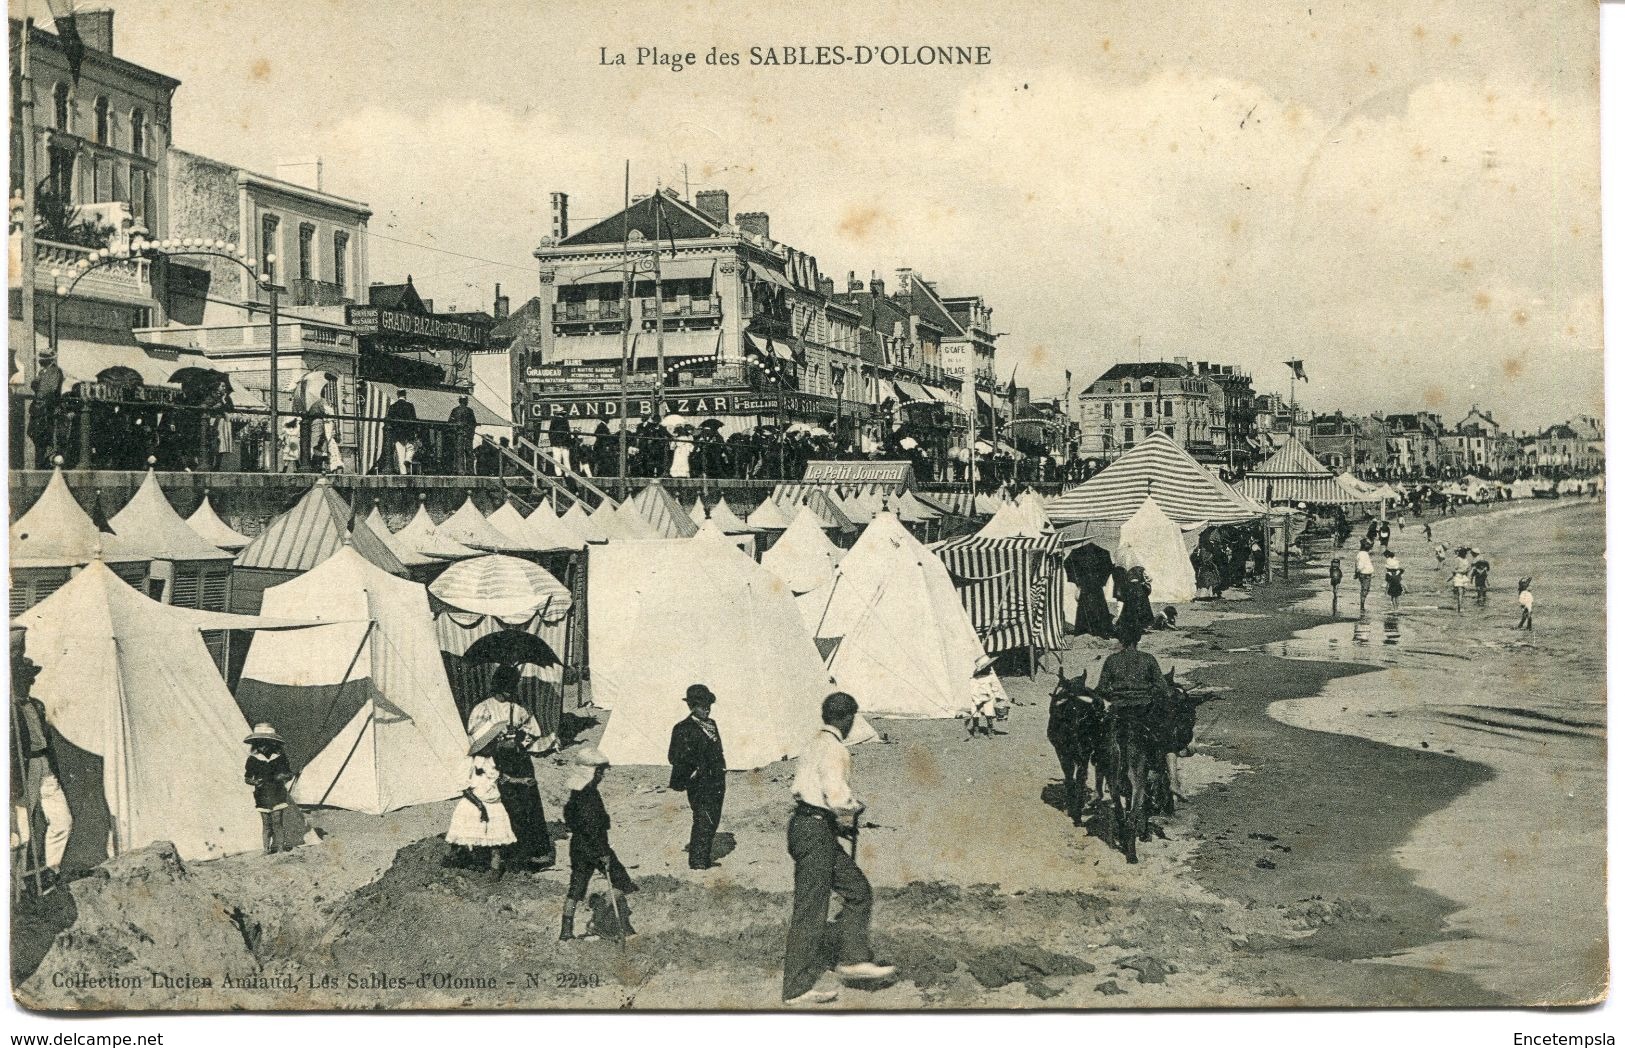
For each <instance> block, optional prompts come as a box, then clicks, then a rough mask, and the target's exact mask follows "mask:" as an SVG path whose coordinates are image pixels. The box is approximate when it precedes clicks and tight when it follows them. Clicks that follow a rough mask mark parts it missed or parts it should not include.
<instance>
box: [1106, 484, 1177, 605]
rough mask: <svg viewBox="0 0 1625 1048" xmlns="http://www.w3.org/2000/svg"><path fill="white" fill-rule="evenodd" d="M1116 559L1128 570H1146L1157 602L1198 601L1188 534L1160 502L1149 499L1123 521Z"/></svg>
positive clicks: (1119, 532)
mask: <svg viewBox="0 0 1625 1048" xmlns="http://www.w3.org/2000/svg"><path fill="white" fill-rule="evenodd" d="M1113 559H1114V560H1116V561H1117V563H1119V564H1121V565H1123V567H1125V568H1136V567H1138V568H1144V569H1145V573H1146V575H1147V576H1149V577H1150V579H1151V600H1152V601H1153V602H1154V603H1157V604H1185V603H1188V602H1190V601H1193V600H1195V599H1196V569H1194V568H1193V567H1191V558H1190V552H1189V551H1188V550H1187V549H1186V548H1185V537H1184V533H1183V532H1181V531H1180V529H1179V525H1178V524H1175V523H1174V522H1173V521H1172V520H1169V519H1168V514H1166V513H1164V512H1163V511H1162V507H1161V506H1159V505H1157V500H1156V499H1150V498H1148V499H1146V500H1145V501H1144V502H1142V503H1141V504H1140V508H1139V509H1137V510H1135V511H1134V516H1132V517H1130V518H1129V519H1128V520H1126V521H1124V522H1123V526H1122V528H1120V529H1119V530H1118V532H1117V552H1116V555H1115V556H1114V557H1113Z"/></svg>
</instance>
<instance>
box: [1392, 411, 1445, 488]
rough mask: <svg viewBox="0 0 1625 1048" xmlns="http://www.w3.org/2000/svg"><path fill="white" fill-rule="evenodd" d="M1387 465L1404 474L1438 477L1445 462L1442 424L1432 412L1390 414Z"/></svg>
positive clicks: (1396, 473) (1396, 472)
mask: <svg viewBox="0 0 1625 1048" xmlns="http://www.w3.org/2000/svg"><path fill="white" fill-rule="evenodd" d="M1383 421H1384V424H1385V425H1386V426H1387V427H1388V468H1389V471H1390V472H1391V473H1393V474H1395V475H1398V476H1403V477H1437V476H1439V472H1440V469H1441V468H1443V467H1444V465H1445V464H1446V456H1445V440H1444V437H1445V427H1444V422H1443V421H1442V420H1441V419H1440V418H1439V416H1438V415H1437V414H1434V413H1433V412H1431V411H1419V412H1415V413H1408V414H1401V415H1389V416H1388V417H1387V418H1386V419H1384V420H1383Z"/></svg>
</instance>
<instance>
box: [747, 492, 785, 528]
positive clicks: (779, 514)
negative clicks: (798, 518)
mask: <svg viewBox="0 0 1625 1048" xmlns="http://www.w3.org/2000/svg"><path fill="white" fill-rule="evenodd" d="M745 523H746V524H749V525H750V526H751V527H753V528H757V529H760V530H762V531H783V530H784V529H785V528H788V527H789V526H790V518H789V517H787V516H785V515H784V507H783V506H780V505H779V504H778V503H777V502H774V501H773V500H772V499H763V500H762V504H761V505H760V506H757V507H756V508H755V509H753V510H751V514H750V516H748V517H746V518H745Z"/></svg>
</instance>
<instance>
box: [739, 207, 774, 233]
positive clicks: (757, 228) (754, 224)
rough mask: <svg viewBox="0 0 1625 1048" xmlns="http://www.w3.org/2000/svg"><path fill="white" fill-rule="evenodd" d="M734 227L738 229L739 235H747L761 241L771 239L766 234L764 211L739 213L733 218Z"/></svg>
mask: <svg viewBox="0 0 1625 1048" xmlns="http://www.w3.org/2000/svg"><path fill="white" fill-rule="evenodd" d="M734 225H736V226H738V227H739V231H740V232H741V233H749V234H750V235H752V236H758V237H761V238H762V239H763V240H772V239H773V237H772V236H771V235H769V233H768V225H767V212H766V211H741V212H740V213H739V214H737V215H735V216H734Z"/></svg>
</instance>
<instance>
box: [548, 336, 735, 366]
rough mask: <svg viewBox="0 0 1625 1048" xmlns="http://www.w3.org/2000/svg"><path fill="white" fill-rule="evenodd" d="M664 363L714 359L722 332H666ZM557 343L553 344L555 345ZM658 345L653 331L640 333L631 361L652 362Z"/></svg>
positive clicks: (720, 344) (633, 348) (720, 341)
mask: <svg viewBox="0 0 1625 1048" xmlns="http://www.w3.org/2000/svg"><path fill="white" fill-rule="evenodd" d="M665 343H666V347H665V348H666V363H667V364H671V363H672V362H673V361H677V360H691V359H693V358H695V357H706V358H710V357H714V356H716V355H717V350H718V349H719V348H720V347H721V346H722V331H721V330H720V329H719V330H716V331H668V332H666V338H665ZM557 344H558V343H556V342H555V343H554V345H557ZM659 345H660V343H659V342H657V341H656V339H655V333H654V332H653V331H640V332H639V333H638V338H637V342H636V343H635V344H634V345H633V347H632V359H633V360H634V361H637V360H654V359H655V355H656V352H657V351H658V349H659Z"/></svg>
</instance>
